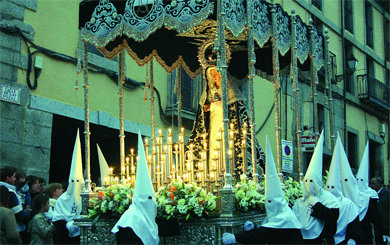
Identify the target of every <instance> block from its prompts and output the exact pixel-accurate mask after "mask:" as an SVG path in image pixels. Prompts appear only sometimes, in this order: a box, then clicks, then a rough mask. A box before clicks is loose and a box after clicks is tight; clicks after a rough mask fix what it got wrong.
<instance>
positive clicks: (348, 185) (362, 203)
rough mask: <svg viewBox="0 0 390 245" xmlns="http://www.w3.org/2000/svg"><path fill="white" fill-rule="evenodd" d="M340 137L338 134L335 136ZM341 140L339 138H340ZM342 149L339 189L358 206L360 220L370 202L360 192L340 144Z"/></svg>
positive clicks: (368, 197)
mask: <svg viewBox="0 0 390 245" xmlns="http://www.w3.org/2000/svg"><path fill="white" fill-rule="evenodd" d="M337 138H338V139H340V135H338V136H337ZM340 141H341V140H340ZM341 148H342V151H341V154H340V157H341V160H340V179H341V190H342V191H343V195H344V196H345V197H346V198H348V199H350V200H352V202H354V203H355V204H356V206H358V208H359V220H360V221H362V220H363V218H364V216H366V213H367V210H368V205H369V204H370V196H369V195H368V194H366V193H363V192H360V190H359V187H358V183H357V181H356V179H355V176H353V173H352V170H351V167H350V165H349V162H348V157H347V154H345V150H344V147H343V146H342V145H341Z"/></svg>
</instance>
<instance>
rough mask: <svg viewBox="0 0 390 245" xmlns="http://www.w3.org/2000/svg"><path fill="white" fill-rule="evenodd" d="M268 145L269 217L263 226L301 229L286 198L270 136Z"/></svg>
mask: <svg viewBox="0 0 390 245" xmlns="http://www.w3.org/2000/svg"><path fill="white" fill-rule="evenodd" d="M266 145H267V149H266V151H267V155H266V166H265V199H266V201H265V210H266V212H267V217H266V218H265V220H264V222H263V224H262V226H264V227H268V228H277V229H300V228H301V224H300V223H299V221H298V219H297V217H296V216H295V215H294V213H293V212H292V210H291V209H290V207H289V206H288V204H287V202H286V199H285V198H284V195H283V191H282V187H281V186H280V182H279V177H278V173H277V171H276V167H275V161H274V157H273V155H272V150H271V146H270V144H269V140H268V136H267V144H266Z"/></svg>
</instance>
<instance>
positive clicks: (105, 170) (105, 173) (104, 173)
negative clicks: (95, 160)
mask: <svg viewBox="0 0 390 245" xmlns="http://www.w3.org/2000/svg"><path fill="white" fill-rule="evenodd" d="M96 146H97V149H98V157H99V167H100V180H101V182H102V185H104V182H105V181H106V180H108V179H109V177H110V176H109V174H110V169H109V167H108V164H107V161H106V159H105V158H104V155H103V153H102V150H100V147H99V145H98V144H96Z"/></svg>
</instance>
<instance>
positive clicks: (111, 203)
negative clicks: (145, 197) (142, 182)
mask: <svg viewBox="0 0 390 245" xmlns="http://www.w3.org/2000/svg"><path fill="white" fill-rule="evenodd" d="M133 193H134V185H132V184H131V185H112V186H110V187H108V188H105V189H104V190H99V191H98V193H97V195H96V196H95V197H94V198H92V200H90V204H91V209H89V210H88V217H89V218H91V219H93V218H95V219H98V218H99V217H100V216H105V217H120V215H122V213H124V212H125V211H126V209H127V208H128V207H129V206H130V204H131V199H132V197H133Z"/></svg>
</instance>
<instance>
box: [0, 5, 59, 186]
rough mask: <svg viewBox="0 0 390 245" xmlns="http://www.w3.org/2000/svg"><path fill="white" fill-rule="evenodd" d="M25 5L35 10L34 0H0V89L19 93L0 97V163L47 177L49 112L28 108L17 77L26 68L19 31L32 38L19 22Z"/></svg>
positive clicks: (26, 95)
mask: <svg viewBox="0 0 390 245" xmlns="http://www.w3.org/2000/svg"><path fill="white" fill-rule="evenodd" d="M26 8H27V9H30V10H32V11H36V9H37V0H2V1H0V89H1V90H2V91H3V90H4V89H9V90H10V91H17V92H19V93H18V95H17V96H16V97H14V100H8V101H7V96H0V130H1V131H0V166H13V167H16V168H21V169H23V170H24V171H26V172H27V174H33V175H37V176H40V177H43V178H45V179H48V177H49V167H50V145H51V127H52V114H51V113H47V112H43V111H39V110H35V109H30V108H29V103H30V94H31V93H30V89H29V88H28V86H27V85H26V84H24V82H19V83H18V80H17V79H18V69H19V68H20V69H23V70H26V69H27V60H28V57H27V56H26V55H22V54H21V45H22V42H23V38H22V36H21V35H20V33H22V34H23V35H24V36H25V37H26V38H28V39H31V40H33V38H34V29H33V27H32V26H31V25H29V24H26V23H24V22H23V19H24V12H25V10H26ZM24 74H26V73H25V72H24ZM19 79H21V80H22V81H24V80H25V79H24V78H23V77H22V78H19Z"/></svg>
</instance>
